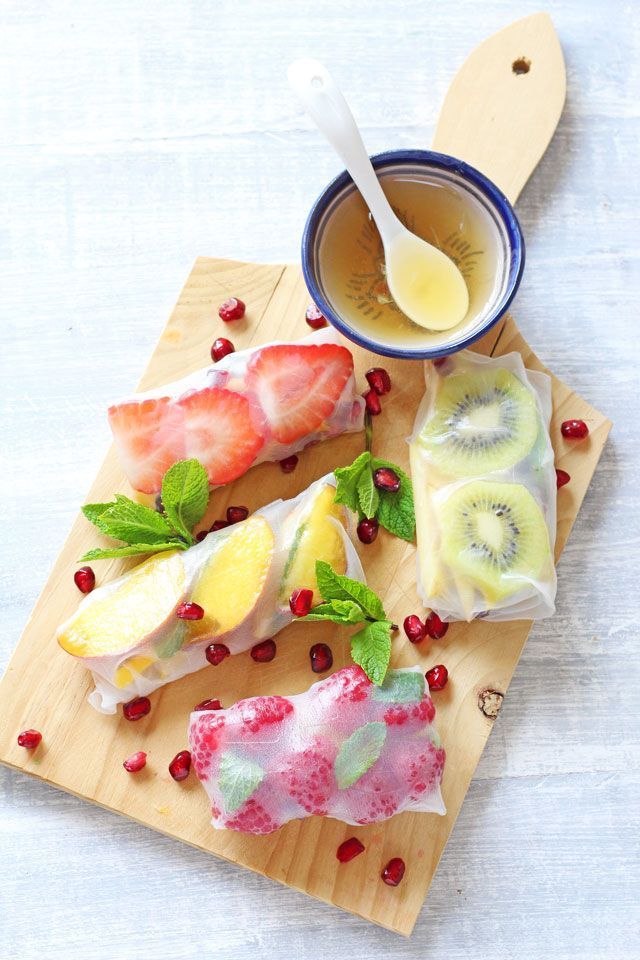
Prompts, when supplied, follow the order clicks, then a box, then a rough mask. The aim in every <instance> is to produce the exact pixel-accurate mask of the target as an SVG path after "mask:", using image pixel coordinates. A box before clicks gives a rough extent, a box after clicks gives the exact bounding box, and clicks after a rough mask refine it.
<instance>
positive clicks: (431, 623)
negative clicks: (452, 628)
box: [424, 610, 449, 640]
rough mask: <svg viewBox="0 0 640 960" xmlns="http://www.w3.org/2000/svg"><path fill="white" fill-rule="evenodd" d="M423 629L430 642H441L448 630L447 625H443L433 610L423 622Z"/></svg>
mask: <svg viewBox="0 0 640 960" xmlns="http://www.w3.org/2000/svg"><path fill="white" fill-rule="evenodd" d="M424 626H425V629H426V631H427V633H428V635H429V636H430V637H431V639H432V640H442V638H443V637H444V635H445V633H446V632H447V630H448V629H449V624H448V623H443V622H442V620H441V619H440V617H439V616H438V614H437V613H435V612H434V611H433V610H432V611H431V613H430V614H429V616H428V617H427V619H426V620H425V622H424Z"/></svg>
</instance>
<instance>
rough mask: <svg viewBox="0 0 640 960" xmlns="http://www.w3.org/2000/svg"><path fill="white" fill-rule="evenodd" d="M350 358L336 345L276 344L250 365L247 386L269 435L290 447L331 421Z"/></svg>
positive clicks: (254, 359)
mask: <svg viewBox="0 0 640 960" xmlns="http://www.w3.org/2000/svg"><path fill="white" fill-rule="evenodd" d="M352 373H353V357H352V356H351V353H350V352H349V350H347V348H346V347H341V346H339V345H338V344H335V343H325V344H309V345H306V346H305V345H304V344H275V345H274V346H267V347H263V348H262V350H260V351H259V352H258V353H256V354H255V355H254V356H253V357H252V359H251V360H250V362H249V366H248V368H247V385H248V386H249V388H250V389H251V390H252V391H253V393H254V394H255V395H256V397H257V399H258V402H259V403H260V405H261V407H262V409H263V411H264V413H265V415H266V417H267V420H268V422H269V425H270V427H271V433H272V435H273V437H274V439H275V440H277V441H278V442H279V443H293V442H294V441H296V440H299V439H300V438H301V437H304V436H307V435H308V434H310V433H313V432H314V431H315V430H317V429H318V428H319V427H320V426H321V425H322V423H323V422H324V421H325V420H326V419H327V418H328V417H330V416H331V414H332V413H333V411H334V409H335V406H336V403H337V402H338V400H339V399H340V396H341V394H342V391H343V390H344V387H345V384H346V383H347V381H348V379H349V377H350V376H351V374H352Z"/></svg>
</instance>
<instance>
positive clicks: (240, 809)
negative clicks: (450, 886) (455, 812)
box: [189, 665, 445, 834]
mask: <svg viewBox="0 0 640 960" xmlns="http://www.w3.org/2000/svg"><path fill="white" fill-rule="evenodd" d="M434 716H435V708H434V706H433V703H432V701H431V697H430V696H429V691H428V690H427V688H426V684H425V678H424V676H423V674H422V671H421V670H420V668H419V667H411V668H409V669H404V670H390V671H389V672H388V673H387V677H386V679H385V681H384V683H383V684H382V686H381V687H376V686H374V685H373V684H372V683H371V681H370V680H369V679H368V678H367V676H366V674H365V673H364V671H363V670H362V669H361V668H360V667H358V666H355V665H354V666H351V667H346V668H345V669H344V670H339V671H338V672H337V673H334V674H333V675H332V676H330V677H327V679H326V680H321V681H320V682H319V683H314V684H313V686H311V687H310V688H309V689H308V690H307V691H306V693H301V694H298V695H297V696H293V697H279V696H268V697H252V698H250V699H247V700H240V701H239V702H238V703H236V704H235V705H234V706H233V707H230V708H229V709H228V710H217V711H202V712H195V713H192V714H191V721H190V725H189V746H190V749H191V753H192V760H193V765H194V768H195V771H196V774H197V776H198V777H199V778H200V780H202V782H203V785H204V787H205V790H206V791H207V794H208V796H209V799H210V801H211V812H212V814H213V819H212V823H213V826H214V827H215V828H216V829H221V828H223V827H226V828H227V829H229V830H238V831H240V832H242V833H255V834H264V833H272V832H273V831H274V830H277V829H278V827H281V826H282V825H283V824H285V823H287V822H288V821H289V820H296V819H300V818H302V817H308V816H310V815H311V814H315V815H318V816H328V817H335V819H336V820H343V821H344V822H345V823H351V824H365V823H375V822H377V821H378V820H386V819H387V818H388V817H391V816H393V815H394V814H395V813H400V812H401V811H403V810H413V811H419V812H422V813H439V814H444V813H445V808H444V805H443V802H442V796H441V793H440V782H441V780H442V772H443V768H444V760H445V753H444V750H443V748H442V746H441V743H440V740H439V738H438V734H437V732H436V729H435V727H434V726H433V720H434Z"/></svg>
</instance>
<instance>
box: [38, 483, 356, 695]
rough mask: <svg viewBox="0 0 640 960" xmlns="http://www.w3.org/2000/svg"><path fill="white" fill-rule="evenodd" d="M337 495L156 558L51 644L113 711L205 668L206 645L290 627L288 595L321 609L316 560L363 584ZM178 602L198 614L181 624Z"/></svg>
mask: <svg viewBox="0 0 640 960" xmlns="http://www.w3.org/2000/svg"><path fill="white" fill-rule="evenodd" d="M334 496H335V481H334V478H333V474H330V475H328V476H327V477H324V478H323V479H322V480H317V481H316V482H315V483H313V484H312V485H311V486H310V487H309V488H308V489H307V490H305V491H304V492H303V493H301V494H300V495H299V496H297V497H295V499H293V500H276V501H274V502H273V503H270V504H269V505H268V506H266V507H264V508H263V509H261V510H258V511H256V513H254V514H252V515H251V516H250V517H248V518H247V519H246V520H243V521H242V522H240V523H236V524H234V525H233V526H230V527H226V528H224V529H222V530H218V531H217V532H215V533H210V534H209V535H208V536H207V537H206V538H205V539H204V540H202V541H201V542H200V543H196V544H195V545H194V546H192V547H190V548H189V549H188V550H185V551H175V552H174V551H171V552H165V553H158V554H155V555H154V556H152V557H150V558H149V559H147V560H145V561H144V562H143V563H141V564H139V565H138V566H136V567H134V568H133V569H132V570H131V571H129V572H128V573H127V574H125V575H124V576H123V577H120V578H119V579H117V580H114V581H113V582H111V583H108V584H106V585H105V586H103V587H99V588H98V589H97V590H94V591H93V592H92V593H90V594H88V595H87V596H86V597H85V598H84V600H83V601H82V602H81V603H80V606H79V607H78V610H77V611H76V613H75V614H74V615H73V616H72V617H70V619H69V620H67V622H66V623H64V624H63V625H62V626H61V627H60V628H59V630H58V633H57V639H58V643H59V644H60V646H61V647H62V648H63V649H64V650H66V651H67V652H68V653H70V654H72V655H73V656H75V657H77V658H79V659H80V660H81V661H82V662H83V663H84V664H85V666H87V667H88V668H89V669H90V670H91V672H92V674H93V678H94V681H95V690H94V691H93V692H92V693H91V695H90V697H89V702H90V703H91V704H92V706H94V707H95V708H96V709H97V710H100V711H101V712H103V713H114V712H115V710H116V706H117V704H118V703H126V702H127V701H129V700H131V699H132V698H133V697H135V696H144V695H146V694H148V693H151V692H152V691H153V690H156V689H157V688H158V687H161V686H163V685H164V684H165V683H169V682H170V681H172V680H177V679H178V678H179V677H183V676H185V675H186V674H188V673H193V672H194V671H196V670H200V669H201V668H202V667H206V666H207V659H206V656H205V650H206V648H207V647H208V645H209V644H211V643H216V644H223V645H224V646H225V647H226V648H227V650H228V651H229V653H231V654H235V653H242V652H243V651H244V650H248V649H250V648H251V647H252V646H253V645H254V644H256V643H258V642H259V641H261V640H264V639H267V638H270V637H272V636H273V635H274V634H276V633H277V632H278V631H279V630H282V628H283V627H285V626H286V625H287V624H288V623H290V622H291V620H292V619H293V614H292V613H291V610H290V607H289V598H290V596H291V594H292V593H293V592H294V591H296V590H299V589H310V590H313V591H314V595H313V603H314V604H316V603H318V602H319V601H320V595H319V593H318V587H317V581H316V573H315V564H316V560H326V561H327V562H328V563H330V564H331V565H332V566H333V568H334V569H335V570H336V572H338V573H345V574H347V575H348V576H351V577H355V578H356V579H359V580H364V574H363V571H362V567H361V565H360V561H359V559H358V555H357V553H356V551H355V548H354V546H353V544H352V542H351V540H350V538H349V534H348V532H347V530H348V528H349V526H348V525H349V519H348V515H347V512H346V510H345V508H344V507H342V506H339V505H338V504H336V503H334ZM184 603H194V604H197V605H198V606H199V607H201V608H202V610H203V611H204V616H202V618H201V619H199V620H185V619H181V618H180V617H178V615H177V614H178V609H179V607H180V606H181V604H184Z"/></svg>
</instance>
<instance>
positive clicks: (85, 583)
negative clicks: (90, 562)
mask: <svg viewBox="0 0 640 960" xmlns="http://www.w3.org/2000/svg"><path fill="white" fill-rule="evenodd" d="M73 582H74V583H75V585H76V587H77V588H78V590H79V591H80V592H81V593H91V591H92V590H93V588H94V587H95V585H96V575H95V573H94V572H93V570H92V569H91V567H80V569H79V570H76V572H75V573H74V575H73Z"/></svg>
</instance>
